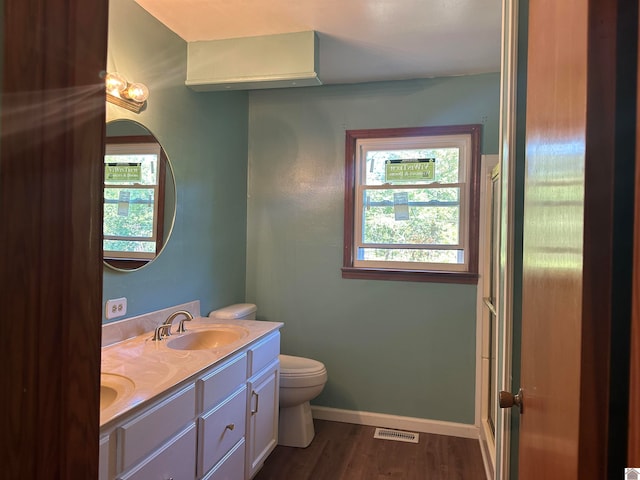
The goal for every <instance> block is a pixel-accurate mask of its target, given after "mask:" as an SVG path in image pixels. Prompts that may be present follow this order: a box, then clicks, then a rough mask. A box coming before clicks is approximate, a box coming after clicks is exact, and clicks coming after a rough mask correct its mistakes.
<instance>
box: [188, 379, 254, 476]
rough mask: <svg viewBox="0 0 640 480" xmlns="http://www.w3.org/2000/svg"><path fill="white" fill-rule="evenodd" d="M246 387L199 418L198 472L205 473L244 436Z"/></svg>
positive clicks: (199, 473)
mask: <svg viewBox="0 0 640 480" xmlns="http://www.w3.org/2000/svg"><path fill="white" fill-rule="evenodd" d="M246 408H247V387H246V385H245V386H243V387H242V388H241V389H239V390H238V391H237V392H235V393H234V394H233V395H232V396H231V397H229V398H228V399H227V400H225V401H223V402H222V403H221V404H220V405H218V406H216V407H215V408H214V409H213V410H211V411H210V412H207V413H206V414H204V415H202V416H201V417H200V418H198V469H197V473H198V476H200V475H202V474H204V473H206V472H207V471H208V470H209V469H210V468H211V467H213V466H214V465H215V464H216V463H218V462H219V461H220V459H221V458H222V457H224V456H225V455H226V454H227V452H228V451H229V450H231V447H233V446H234V445H235V444H236V443H238V441H239V440H240V439H241V438H242V437H244V432H245V425H246V423H245V422H246Z"/></svg>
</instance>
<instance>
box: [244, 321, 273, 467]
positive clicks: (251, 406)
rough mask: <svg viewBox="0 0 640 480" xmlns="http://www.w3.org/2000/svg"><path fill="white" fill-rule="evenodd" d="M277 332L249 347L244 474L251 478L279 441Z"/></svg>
mask: <svg viewBox="0 0 640 480" xmlns="http://www.w3.org/2000/svg"><path fill="white" fill-rule="evenodd" d="M279 353H280V334H279V333H276V334H275V335H272V336H270V337H268V338H266V339H265V340H264V341H263V342H261V343H259V344H257V345H256V346H255V347H254V348H252V350H251V362H250V373H249V375H250V378H249V382H248V387H249V402H248V406H247V412H248V414H247V466H246V468H247V476H246V478H252V477H253V476H254V475H255V474H256V473H257V472H258V470H260V468H261V467H262V465H263V463H264V461H265V459H266V458H267V457H268V456H269V454H270V453H271V452H272V451H273V449H274V448H276V445H277V444H278V400H279V392H280V390H279V386H280V362H279V360H278V354H279Z"/></svg>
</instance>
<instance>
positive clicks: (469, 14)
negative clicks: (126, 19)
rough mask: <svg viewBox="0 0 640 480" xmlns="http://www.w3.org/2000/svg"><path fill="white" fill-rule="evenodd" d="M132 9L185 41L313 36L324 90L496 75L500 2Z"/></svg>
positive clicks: (231, 3)
mask: <svg viewBox="0 0 640 480" xmlns="http://www.w3.org/2000/svg"><path fill="white" fill-rule="evenodd" d="M136 1H137V3H138V4H140V5H141V6H142V7H143V8H144V9H146V10H147V11H148V12H149V13H151V15H153V16H154V17H156V18H157V19H158V20H160V21H161V22H162V23H164V24H165V25H166V26H167V27H168V28H169V29H171V30H173V31H174V32H175V33H177V34H178V35H179V36H180V37H182V38H183V39H184V40H186V41H197V40H219V39H226V38H237V37H251V36H258V35H271V34H278V33H291V32H300V31H305V30H315V31H316V32H317V33H318V37H319V51H320V54H319V56H320V67H319V73H320V75H319V77H320V79H321V80H322V82H323V83H325V84H330V83H354V82H367V81H380V80H399V79H408V78H427V77H435V76H447V75H464V74H473V73H485V72H497V71H499V68H500V22H501V20H500V19H501V10H500V9H501V1H500V0H297V1H292V0H136Z"/></svg>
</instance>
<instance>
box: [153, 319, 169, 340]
mask: <svg viewBox="0 0 640 480" xmlns="http://www.w3.org/2000/svg"><path fill="white" fill-rule="evenodd" d="M163 330H164V333H163ZM169 335H171V324H169V325H167V324H166V323H163V324H162V325H159V326H157V327H156V329H155V331H154V332H153V339H152V340H153V341H154V342H159V341H160V340H162V339H163V338H164V337H168V336H169Z"/></svg>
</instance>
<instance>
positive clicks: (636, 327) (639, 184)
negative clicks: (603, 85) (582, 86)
mask: <svg viewBox="0 0 640 480" xmlns="http://www.w3.org/2000/svg"><path fill="white" fill-rule="evenodd" d="M638 24H640V13H639V19H638ZM638 30H639V31H638V44H640V29H638ZM638 59H639V60H638V66H637V67H636V71H639V70H640V49H639V52H638ZM637 77H638V78H637V79H636V82H637V83H636V85H637V91H638V92H640V71H639V72H638V76H637ZM638 139H640V95H638V98H636V161H635V164H636V174H635V202H634V203H635V212H634V237H633V286H632V288H633V291H632V314H631V322H632V325H631V362H630V372H629V436H628V444H627V466H629V467H633V466H640V141H639V140H638Z"/></svg>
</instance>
